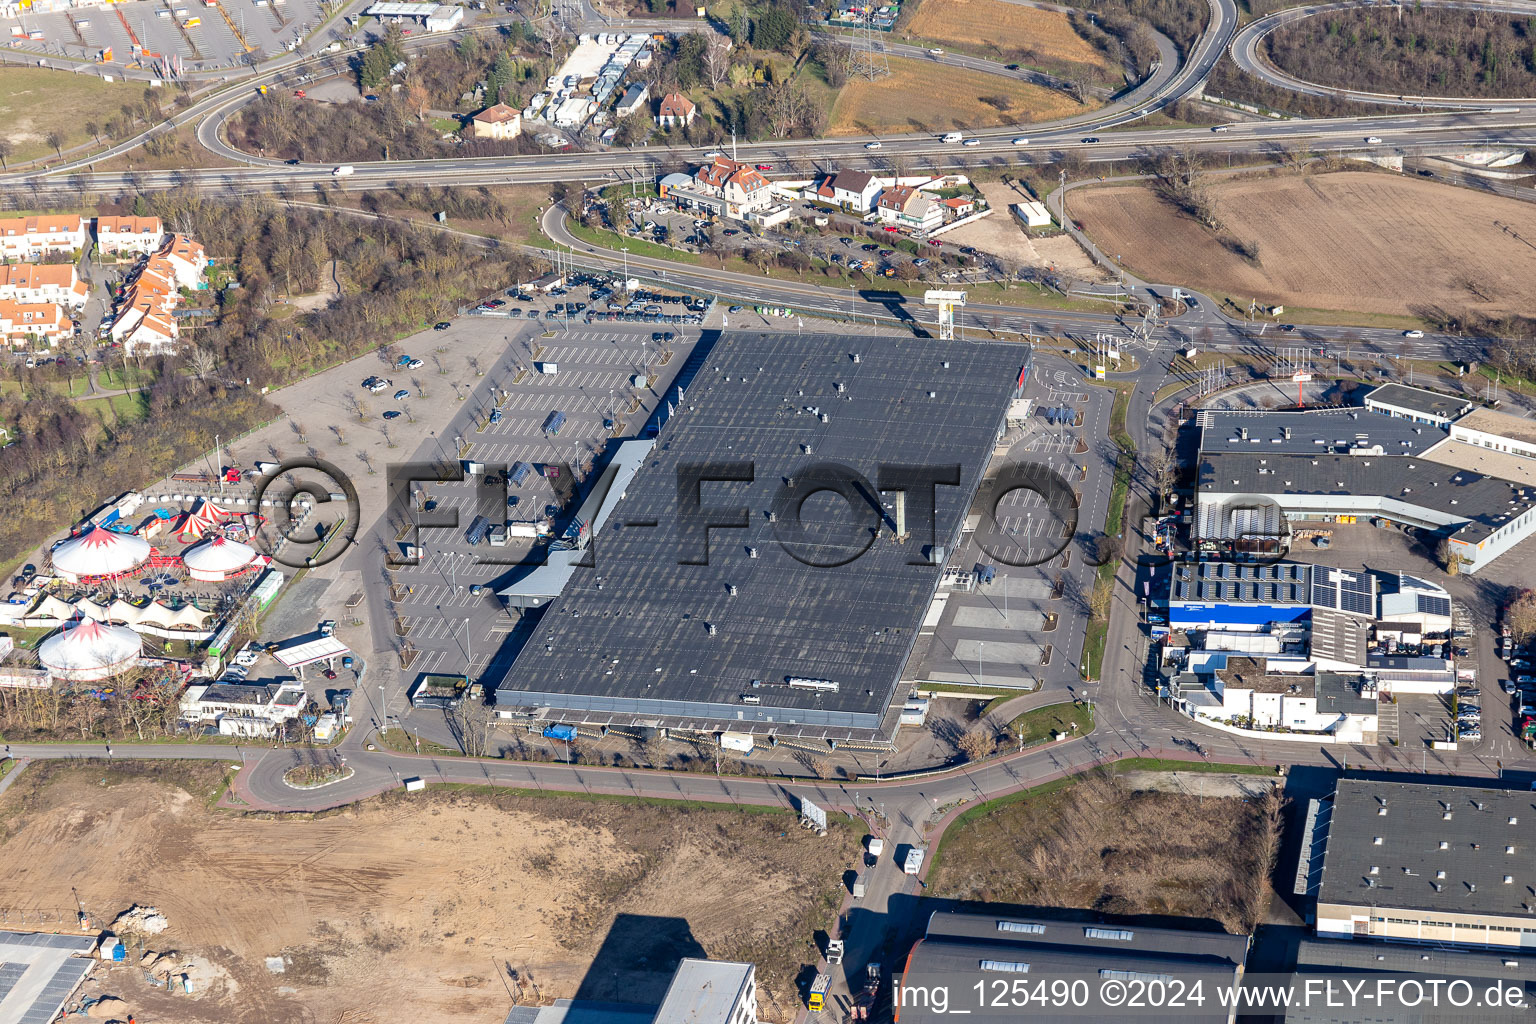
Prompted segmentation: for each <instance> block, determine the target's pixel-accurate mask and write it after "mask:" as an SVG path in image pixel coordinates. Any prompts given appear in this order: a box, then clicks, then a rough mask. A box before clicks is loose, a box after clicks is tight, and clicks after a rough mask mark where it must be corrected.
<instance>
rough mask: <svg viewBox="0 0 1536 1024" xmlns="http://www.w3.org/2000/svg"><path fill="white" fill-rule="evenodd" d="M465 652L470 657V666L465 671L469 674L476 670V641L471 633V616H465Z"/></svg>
mask: <svg viewBox="0 0 1536 1024" xmlns="http://www.w3.org/2000/svg"><path fill="white" fill-rule="evenodd" d="M464 654H465V657H467V658H468V659H469V668H468V670H467V671H466V672H465V675H468V674H469V673H470V672H473V671H474V670H475V641H474V638H473V637H472V636H470V635H469V616H467V615H466V616H465V617H464Z"/></svg>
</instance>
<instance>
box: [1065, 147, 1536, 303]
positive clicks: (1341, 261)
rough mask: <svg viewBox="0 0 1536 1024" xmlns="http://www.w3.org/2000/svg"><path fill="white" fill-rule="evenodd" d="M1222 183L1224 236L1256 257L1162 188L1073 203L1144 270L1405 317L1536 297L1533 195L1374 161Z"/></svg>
mask: <svg viewBox="0 0 1536 1024" xmlns="http://www.w3.org/2000/svg"><path fill="white" fill-rule="evenodd" d="M1209 188H1210V196H1211V199H1212V201H1213V203H1214V206H1215V209H1216V212H1217V216H1218V217H1219V219H1220V221H1221V223H1222V225H1223V227H1224V232H1225V234H1226V235H1227V236H1229V237H1231V238H1234V239H1237V240H1239V241H1255V242H1257V243H1258V245H1259V263H1258V265H1257V266H1255V265H1254V264H1252V263H1249V262H1248V261H1247V260H1245V259H1243V258H1242V257H1240V256H1238V255H1236V254H1235V253H1233V252H1231V251H1229V250H1228V249H1226V248H1225V247H1223V245H1222V244H1221V242H1220V241H1219V240H1218V236H1217V234H1216V233H1215V232H1212V231H1210V230H1208V229H1206V228H1204V227H1202V226H1201V225H1200V224H1197V223H1196V222H1195V221H1193V220H1191V219H1189V218H1188V217H1185V216H1183V215H1182V214H1180V213H1179V212H1178V211H1177V210H1175V209H1174V208H1173V207H1171V206H1169V205H1168V204H1166V203H1164V202H1162V201H1161V200H1159V199H1158V198H1157V197H1156V196H1155V195H1153V193H1152V191H1151V190H1150V189H1149V188H1144V187H1142V186H1135V185H1123V186H1121V185H1116V186H1108V187H1104V188H1090V189H1085V190H1083V191H1081V192H1078V193H1076V194H1074V195H1073V196H1071V198H1070V200H1069V204H1068V209H1069V210H1070V212H1071V214H1072V216H1074V217H1075V218H1077V219H1078V220H1080V221H1082V222H1083V224H1084V226H1085V228H1086V230H1087V232H1088V235H1089V237H1091V238H1092V239H1093V241H1094V242H1095V243H1097V244H1098V246H1099V247H1100V248H1101V249H1103V250H1105V251H1106V252H1114V253H1123V254H1124V255H1125V265H1126V267H1127V268H1128V269H1130V270H1133V271H1134V272H1135V273H1136V274H1138V275H1139V276H1141V277H1144V278H1149V279H1151V280H1155V281H1175V282H1178V283H1181V284H1186V285H1189V286H1191V287H1195V288H1199V289H1202V290H1206V291H1212V292H1217V293H1220V294H1224V295H1229V296H1232V297H1234V298H1236V299H1237V300H1238V301H1239V302H1246V301H1247V300H1248V299H1249V298H1254V299H1257V300H1258V301H1259V302H1261V303H1264V304H1269V305H1286V306H1295V307H1301V308H1306V309H1320V310H1352V311H1358V312H1363V313H1385V314H1396V315H1403V314H1406V315H1421V313H1422V311H1424V310H1426V308H1427V307H1429V306H1439V307H1442V308H1445V309H1448V310H1476V311H1478V312H1482V313H1486V314H1490V315H1500V314H1505V313H1511V312H1528V311H1529V310H1530V309H1531V307H1532V306H1533V305H1536V277H1533V276H1532V275H1531V274H1530V273H1528V272H1526V271H1527V268H1529V267H1530V265H1531V259H1532V256H1533V252H1532V246H1533V244H1536V209H1533V208H1532V207H1531V206H1530V205H1529V204H1527V203H1521V202H1517V201H1515V200H1512V199H1503V198H1500V197H1497V196H1487V195H1480V194H1478V193H1476V192H1472V191H1469V190H1467V189H1460V188H1456V187H1454V186H1451V185H1443V184H1440V183H1437V182H1432V181H1424V180H1422V179H1418V178H1403V177H1398V176H1396V175H1389V174H1379V173H1374V172H1369V171H1342V172H1337V173H1332V174H1318V175H1305V176H1294V175H1292V176H1284V177H1263V178H1251V179H1242V180H1235V181H1217V182H1215V183H1213V184H1211V185H1210V186H1209ZM1506 229H1508V230H1506ZM1517 235H1518V237H1516V236H1517Z"/></svg>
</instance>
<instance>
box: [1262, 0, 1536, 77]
mask: <svg viewBox="0 0 1536 1024" xmlns="http://www.w3.org/2000/svg"><path fill="white" fill-rule="evenodd" d="M1265 46H1266V49H1267V52H1268V56H1269V59H1270V60H1271V61H1273V62H1274V63H1275V65H1276V66H1277V67H1279V68H1281V69H1283V70H1285V71H1287V72H1289V73H1290V74H1293V75H1296V76H1297V77H1298V78H1303V79H1306V80H1307V81H1310V82H1318V83H1321V84H1324V85H1333V86H1338V87H1341V88H1347V89H1361V90H1366V91H1370V92H1381V93H1394V94H1403V93H1411V94H1415V95H1446V96H1483V97H1490V98H1496V97H1503V96H1513V97H1519V96H1530V95H1533V94H1536V18H1511V17H1509V16H1506V15H1498V14H1492V13H1489V12H1487V11H1483V10H1476V9H1474V10H1465V11H1464V10H1451V9H1448V8H1444V7H1429V8H1403V7H1399V8H1396V9H1394V11H1392V12H1382V11H1375V10H1346V11H1338V12H1335V13H1332V14H1328V15H1326V16H1319V17H1314V18H1303V19H1301V20H1299V21H1294V22H1292V23H1290V24H1288V25H1283V26H1281V27H1280V28H1278V29H1276V30H1275V31H1274V32H1272V33H1270V34H1269V36H1268V37H1267V38H1266V40H1265Z"/></svg>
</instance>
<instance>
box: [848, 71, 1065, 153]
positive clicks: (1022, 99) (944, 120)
mask: <svg viewBox="0 0 1536 1024" xmlns="http://www.w3.org/2000/svg"><path fill="white" fill-rule="evenodd" d="M982 96H986V97H989V98H997V99H1002V100H1006V103H1005V105H1004V107H1003V109H1002V110H999V109H997V107H995V106H992V105H991V104H987V103H983V102H982V101H981V98H980V97H982ZM1087 109H1088V108H1087V107H1086V106H1084V105H1083V104H1081V103H1078V102H1077V101H1076V100H1074V99H1072V98H1071V97H1070V96H1068V95H1066V94H1065V93H1062V92H1057V91H1056V90H1054V89H1045V88H1041V87H1040V86H1038V85H1029V84H1028V83H1025V82H1018V81H1014V80H1012V79H1007V78H999V77H997V76H996V75H987V74H983V73H981V72H980V71H967V70H965V69H963V68H952V67H946V66H944V65H942V64H939V63H937V62H935V61H926V60H915V59H909V58H904V57H892V58H891V73H890V74H889V75H886V76H884V77H882V78H877V79H875V80H874V81H873V82H871V81H869V80H868V79H864V78H854V79H850V80H849V81H848V84H847V85H845V86H843V88H842V89H841V90H840V91H839V92H838V97H837V103H836V104H835V105H834V106H833V107H832V125H831V129H830V131H829V134H831V135H863V134H869V133H876V134H878V133H885V132H910V131H920V132H923V131H939V130H946V131H947V130H948V129H951V128H962V129H963V128H986V127H990V126H992V125H999V124H1022V123H1025V122H1031V121H1048V120H1052V119H1054V118H1058V117H1068V116H1070V115H1072V114H1077V113H1081V112H1082V111H1084V110H1087Z"/></svg>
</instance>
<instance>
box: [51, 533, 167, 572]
mask: <svg viewBox="0 0 1536 1024" xmlns="http://www.w3.org/2000/svg"><path fill="white" fill-rule="evenodd" d="M153 553H154V548H152V547H150V546H149V541H147V540H145V539H144V538H143V537H138V536H135V535H134V534H131V533H117V532H116V531H113V530H105V529H102V528H101V527H99V526H98V527H93V528H92V529H89V530H87V531H86V532H84V533H80V534H76V535H75V536H73V537H70V538H68V539H67V540H64V541H61V542H60V543H59V544H58V546H57V547H55V548H54V549H53V554H52V556H51V558H52V561H53V569H54V572H56V573H58V574H59V575H60V576H62V577H64V579H65V580H67V581H69V582H70V583H78V582H80V580H82V579H87V578H90V577H94V576H121V575H123V574H124V573H129V572H132V571H133V570H135V569H137V568H138V567H139V566H141V565H143V564H144V563H145V562H147V561H149V557H150V555H151V554H153Z"/></svg>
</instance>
